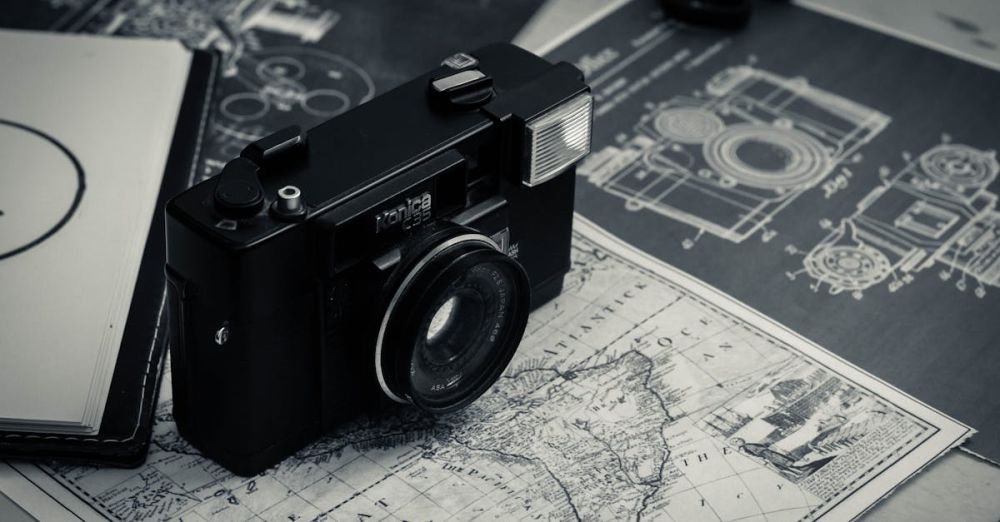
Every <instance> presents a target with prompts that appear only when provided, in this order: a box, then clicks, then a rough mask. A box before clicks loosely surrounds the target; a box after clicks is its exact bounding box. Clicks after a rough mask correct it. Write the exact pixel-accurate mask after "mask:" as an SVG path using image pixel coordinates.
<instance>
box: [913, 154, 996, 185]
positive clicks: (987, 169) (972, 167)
mask: <svg viewBox="0 0 1000 522" xmlns="http://www.w3.org/2000/svg"><path fill="white" fill-rule="evenodd" d="M920 168H921V169H923V171H924V172H925V173H927V175H928V176H930V177H931V178H932V179H934V180H935V181H939V182H942V183H945V184H948V185H958V186H960V187H968V188H972V189H978V188H981V187H985V186H986V185H989V184H990V182H992V181H993V179H994V178H996V177H997V170H998V166H997V160H996V158H995V157H994V156H993V155H992V154H984V153H983V152H981V151H978V150H976V149H974V148H972V147H968V146H965V145H955V144H946V145H938V146H937V147H934V148H933V149H930V150H928V151H927V152H925V153H923V154H921V155H920Z"/></svg>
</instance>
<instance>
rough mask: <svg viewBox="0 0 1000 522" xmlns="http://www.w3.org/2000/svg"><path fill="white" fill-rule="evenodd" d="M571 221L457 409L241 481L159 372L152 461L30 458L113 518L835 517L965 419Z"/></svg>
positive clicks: (335, 441)
mask: <svg viewBox="0 0 1000 522" xmlns="http://www.w3.org/2000/svg"><path fill="white" fill-rule="evenodd" d="M576 230H577V233H576V235H575V238H574V247H573V268H572V271H571V272H570V273H569V274H568V276H567V279H566V288H565V290H564V292H563V294H562V295H561V296H560V297H559V298H557V299H556V300H554V301H553V302H551V303H549V304H547V305H545V306H544V307H542V308H541V309H539V310H538V311H537V312H536V313H535V314H534V315H533V316H532V318H531V322H530V324H529V332H528V334H527V335H526V338H525V339H524V341H523V342H522V344H521V347H520V349H519V351H518V355H517V356H516V357H515V359H514V361H513V363H512V364H511V366H510V367H509V368H508V370H507V372H506V374H505V375H504V376H503V377H502V378H501V380H500V381H499V382H498V383H497V385H495V386H494V387H493V389H492V390H491V391H490V392H488V393H487V394H486V395H484V396H483V397H482V398H481V399H479V400H478V401H477V402H475V403H474V404H473V405H471V406H470V407H468V408H466V409H465V410H462V411H460V412H458V413H455V414H451V415H447V416H442V417H436V418H435V417H429V416H425V415H422V414H420V413H418V412H416V411H414V410H412V409H407V408H402V409H400V410H398V411H393V412H388V413H386V415H385V416H384V417H382V418H371V419H366V420H363V421H358V422H355V423H353V424H351V425H347V426H344V427H343V428H342V429H341V430H340V431H339V432H337V433H332V434H330V435H328V436H327V437H325V438H323V439H321V440H319V441H317V442H316V443H314V444H312V445H311V446H309V447H307V448H305V449H303V450H302V451H300V452H298V453H297V454H296V455H294V456H292V457H290V458H288V459H287V460H285V461H284V462H283V463H281V464H280V465H278V466H276V467H274V468H271V469H269V470H268V471H266V472H264V473H261V474H260V475H258V476H256V477H253V478H249V479H247V478H242V477H237V476H234V475H231V474H230V473H228V472H226V471H225V470H224V469H222V468H221V467H219V466H218V465H216V464H214V463H213V462H211V461H210V460H207V459H205V458H203V457H201V456H200V455H199V454H198V452H197V451H196V450H194V449H193V448H191V447H190V446H189V445H188V444H187V443H186V442H185V441H184V440H183V439H182V438H180V437H179V436H178V434H177V432H176V429H175V427H174V424H173V422H172V418H171V413H170V412H171V402H170V387H169V382H165V383H164V386H163V389H162V395H161V403H160V406H159V410H158V412H157V425H156V428H155V431H154V435H153V442H152V448H151V450H150V453H149V457H148V459H147V462H146V464H145V465H144V466H143V467H141V468H139V469H134V470H127V469H107V468H93V467H76V466H66V465H51V466H40V467H34V466H32V467H34V468H35V470H36V474H38V473H43V474H44V475H46V476H48V477H49V478H50V479H52V480H53V481H54V482H52V483H53V484H54V485H53V486H52V487H51V488H50V490H49V491H47V492H48V493H49V494H50V495H52V496H54V497H56V496H58V495H59V494H60V493H59V492H57V491H55V490H57V489H59V490H62V495H64V496H65V495H66V494H67V492H72V494H73V496H75V497H77V498H79V499H82V500H83V501H85V502H86V503H87V504H89V505H90V506H91V507H92V508H93V509H95V510H96V512H98V513H99V514H100V515H101V516H103V517H106V518H107V519H110V520H147V519H176V520H202V519H206V520H207V519H213V520H214V519H223V520H258V519H263V520H497V519H503V520H511V519H546V520H597V519H602V520H603V519H616V520H625V519H632V520H641V519H657V520H677V521H681V520H693V519H697V520H719V521H733V520H765V519H766V520H768V521H778V520H803V519H807V520H809V519H817V518H821V517H824V516H826V515H830V514H831V513H836V517H837V518H838V519H840V517H842V516H845V515H847V516H854V515H857V514H858V513H860V512H861V511H863V510H864V509H866V508H867V507H869V506H870V505H871V504H872V503H873V502H875V501H877V500H878V499H879V498H881V497H882V496H883V495H884V494H886V493H888V491H890V490H891V489H892V488H894V487H896V486H898V485H899V483H900V482H901V481H902V480H905V478H907V477H908V476H910V475H911V474H912V473H914V472H916V471H917V470H918V469H919V468H920V467H922V466H923V465H925V464H926V463H927V462H929V461H930V460H931V459H933V458H934V457H936V456H937V455H938V454H939V453H940V452H941V451H943V450H945V449H947V448H949V447H951V446H954V445H955V444H957V443H959V442H960V441H961V440H963V439H964V438H965V437H967V436H968V435H969V434H970V430H969V429H968V428H966V427H964V426H961V425H959V424H957V423H955V422H954V421H952V420H950V419H948V418H946V417H944V416H942V415H941V414H939V413H937V412H936V411H934V410H931V409H929V408H927V407H926V406H924V405H922V404H920V403H918V402H916V401H914V400H913V399H911V398H908V397H906V396H905V395H902V394H901V393H899V392H898V391H896V390H894V389H892V388H889V387H888V386H886V385H885V384H883V383H881V382H880V381H877V380H876V379H874V378H872V377H870V376H867V375H866V374H864V373H862V372H860V371H859V370H857V369H855V368H854V367H852V366H850V365H849V364H847V363H845V362H843V361H841V360H839V359H836V358H835V357H834V356H832V355H830V354H829V353H827V352H825V351H824V350H822V349H820V348H818V347H816V346H815V345H812V344H810V343H808V342H807V341H804V340H801V339H800V338H798V337H796V336H795V335H794V334H792V333H791V332H788V331H787V330H783V329H781V328H780V327H779V326H777V325H774V324H773V323H770V322H769V321H767V320H766V319H765V318H763V317H762V316H759V315H756V313H755V312H753V311H752V310H750V309H748V308H746V307H744V306H742V305H740V304H739V303H736V302H734V301H732V300H730V299H729V298H727V297H725V296H723V295H722V294H718V293H716V292H715V291H714V290H711V289H706V287H703V286H701V285H700V283H697V282H695V281H693V280H691V279H689V278H687V276H684V275H683V274H681V273H680V272H676V271H674V269H672V268H669V267H666V266H665V265H662V264H659V263H656V262H653V261H650V260H649V259H648V258H644V257H641V256H642V255H641V254H638V253H636V252H635V251H634V250H631V249H629V248H627V247H625V246H623V244H621V243H616V242H615V241H617V240H616V239H614V238H611V237H609V236H605V235H603V234H604V232H602V231H600V230H599V229H597V228H596V227H594V226H593V225H590V224H589V223H588V222H586V221H585V220H583V219H582V218H578V226H577V228H576ZM25 466H26V465H25ZM55 484H57V486H56V485H55ZM838 510H839V511H838ZM765 517H766V518H765ZM84 518H85V519H86V517H84Z"/></svg>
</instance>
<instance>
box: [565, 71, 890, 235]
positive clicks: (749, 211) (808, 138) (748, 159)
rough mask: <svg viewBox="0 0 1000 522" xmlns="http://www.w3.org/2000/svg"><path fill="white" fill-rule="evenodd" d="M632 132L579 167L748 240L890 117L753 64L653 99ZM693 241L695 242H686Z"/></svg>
mask: <svg viewBox="0 0 1000 522" xmlns="http://www.w3.org/2000/svg"><path fill="white" fill-rule="evenodd" d="M652 109H653V110H652V111H651V112H649V113H647V114H644V115H643V116H642V118H640V120H639V123H638V125H637V126H636V128H635V135H634V137H632V138H631V139H629V140H628V141H627V142H625V143H623V144H620V145H617V146H616V145H609V146H606V147H604V148H602V149H599V150H598V151H596V152H595V153H594V154H592V155H591V156H590V157H589V158H588V159H587V160H586V161H585V162H584V164H583V165H582V166H581V167H580V168H579V169H578V171H577V172H578V173H579V174H581V175H583V176H584V177H586V178H587V181H589V182H590V183H593V184H595V185H597V186H598V187H600V188H601V189H603V190H606V191H608V192H610V193H612V194H615V195H617V196H619V197H621V198H624V199H625V208H627V209H629V210H633V211H641V210H644V209H648V210H651V211H653V212H656V213H659V214H662V215H664V216H666V217H669V218H672V219H676V220H678V221H681V222H683V223H686V224H688V225H690V226H692V227H695V229H697V230H698V233H699V235H700V234H701V233H704V232H709V233H711V234H714V235H716V236H718V237H721V238H723V239H728V240H730V241H734V242H737V243H739V242H742V241H744V240H746V239H747V238H748V237H750V236H751V235H752V234H754V233H756V232H758V231H762V230H763V232H762V233H763V234H764V238H763V239H764V240H770V238H772V237H773V235H774V231H771V230H767V229H766V228H765V227H766V225H767V224H768V223H770V222H771V221H772V220H773V219H774V216H775V215H776V214H777V213H778V212H780V211H781V210H782V209H783V208H785V207H786V206H787V205H788V204H790V203H791V202H793V201H794V200H795V199H796V198H797V197H798V196H799V195H800V194H801V193H802V192H803V191H806V190H809V189H811V188H813V187H815V186H816V185H817V184H819V183H820V182H822V181H823V180H824V179H825V178H826V177H827V175H829V174H830V173H831V172H833V170H834V169H835V168H836V167H837V166H838V165H839V164H840V163H842V162H845V161H851V160H852V155H854V154H855V153H856V152H857V151H858V150H859V149H860V148H861V147H862V146H863V145H864V144H865V143H867V142H868V141H870V140H871V139H872V138H873V137H874V136H875V135H877V134H878V133H879V132H881V131H882V129H884V128H885V126H886V125H888V124H889V120H890V118H889V117H888V116H886V115H884V114H882V113H880V112H878V111H875V110H873V109H870V108H868V107H864V106H862V105H860V104H857V103H854V102H852V101H850V100H847V99H845V98H842V97H840V96H837V95H835V94H831V93H829V92H826V91H824V90H822V89H818V88H816V87H813V86H812V85H810V84H809V82H808V81H807V80H806V79H804V78H793V79H788V78H783V77H780V76H778V75H775V74H772V73H769V72H767V71H763V70H760V69H756V68H753V67H749V66H740V67H731V68H727V69H724V70H722V71H720V72H718V73H716V74H715V75H714V76H712V78H711V79H709V80H708V82H707V83H706V84H705V86H704V88H703V89H701V90H700V91H699V92H697V93H696V96H675V97H673V98H671V99H669V100H667V101H664V102H660V103H656V104H655V105H653V106H652ZM684 246H685V247H687V248H690V247H691V246H692V243H691V242H690V241H688V242H686V243H685V245H684Z"/></svg>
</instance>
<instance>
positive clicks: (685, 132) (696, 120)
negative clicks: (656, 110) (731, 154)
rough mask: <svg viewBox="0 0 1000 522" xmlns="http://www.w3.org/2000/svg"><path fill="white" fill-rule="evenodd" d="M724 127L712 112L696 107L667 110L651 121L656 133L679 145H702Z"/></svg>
mask: <svg viewBox="0 0 1000 522" xmlns="http://www.w3.org/2000/svg"><path fill="white" fill-rule="evenodd" d="M725 126H726V124H725V123H723V122H722V119H720V118H719V117H718V116H716V115H715V113H714V112H711V111H707V110H705V109H701V108H697V107H677V108H674V109H667V110H665V111H663V112H661V113H660V114H657V115H656V118H654V119H653V127H654V128H655V129H656V131H657V132H659V133H660V134H662V135H663V136H664V137H667V138H669V139H672V140H674V141H678V142H681V143H703V142H704V141H705V140H707V139H708V138H710V137H712V136H714V135H715V134H717V133H718V132H719V131H721V130H722V129H724V128H725Z"/></svg>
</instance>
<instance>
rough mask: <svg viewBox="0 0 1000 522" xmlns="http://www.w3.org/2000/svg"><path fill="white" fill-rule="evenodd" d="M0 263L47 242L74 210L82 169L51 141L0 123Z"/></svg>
mask: <svg viewBox="0 0 1000 522" xmlns="http://www.w3.org/2000/svg"><path fill="white" fill-rule="evenodd" d="M0 165H2V166H3V167H2V168H0V260H2V259H6V258H9V257H13V256H15V255H17V254H20V253H23V252H25V251H27V250H29V249H31V248H33V247H35V246H37V245H39V244H40V243H42V242H43V241H45V240H46V239H48V238H50V237H52V236H53V235H54V234H55V233H56V232H58V231H59V229H61V228H62V227H63V225H65V224H66V223H67V222H68V221H69V220H70V218H71V217H72V216H73V213H74V212H75V211H76V208H77V207H78V206H79V204H80V199H81V198H82V197H83V191H84V187H85V184H84V173H83V167H81V166H80V162H79V161H78V160H77V159H76V156H74V155H73V153H72V152H70V150H69V149H67V148H66V146H65V145H63V144H62V143H60V142H59V141H58V140H57V139H56V138H54V137H52V136H50V135H48V134H46V133H45V132H43V131H40V130H38V129H35V128H32V127H30V126H27V125H24V124H21V123H17V122H13V121H9V120H0Z"/></svg>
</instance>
